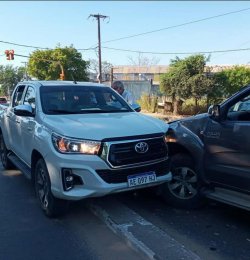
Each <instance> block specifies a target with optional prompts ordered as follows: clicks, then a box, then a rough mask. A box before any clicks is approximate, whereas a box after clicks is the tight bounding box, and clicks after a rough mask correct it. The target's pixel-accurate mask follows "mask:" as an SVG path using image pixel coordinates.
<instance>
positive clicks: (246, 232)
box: [115, 191, 250, 260]
mask: <svg viewBox="0 0 250 260" xmlns="http://www.w3.org/2000/svg"><path fill="white" fill-rule="evenodd" d="M115 197H116V198H117V199H118V200H119V201H121V202H123V203H125V204H126V205H127V206H128V207H129V208H130V209H133V210H134V211H135V212H137V213H138V214H139V215H140V216H142V217H143V218H144V219H145V220H147V221H150V222H151V223H153V224H154V225H155V226H157V227H159V228H160V229H161V230H163V231H164V232H166V233H167V234H169V235H170V236H171V237H173V238H174V239H175V240H177V241H178V242H180V243H181V244H182V245H184V246H185V247H186V248H187V249H189V250H191V251H192V252H194V253H195V254H196V255H198V256H199V257H200V258H201V259H205V260H211V259H213V260H217V259H218V260H219V259H221V260H224V259H225V260H230V259H238V260H240V259H242V260H249V259H250V225H249V219H250V212H247V211H245V210H241V209H238V208H235V207H231V206H228V205H224V204H220V203H217V202H214V201H208V203H207V205H206V206H204V207H202V208H200V209H198V210H191V211H189V210H182V209H176V208H173V207H170V206H169V205H167V204H166V203H165V202H164V201H163V200H162V199H161V198H159V197H156V196H155V195H153V194H152V193H149V192H146V191H143V192H137V193H129V194H119V195H116V196H115Z"/></svg>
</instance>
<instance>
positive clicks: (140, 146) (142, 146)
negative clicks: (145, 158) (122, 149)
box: [135, 142, 148, 153]
mask: <svg viewBox="0 0 250 260" xmlns="http://www.w3.org/2000/svg"><path fill="white" fill-rule="evenodd" d="M135 151H136V152H137V153H146V152H147V151H148V144H147V143H145V142H140V143H137V144H136V145H135Z"/></svg>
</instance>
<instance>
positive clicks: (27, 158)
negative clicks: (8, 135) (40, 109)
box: [19, 86, 36, 165]
mask: <svg viewBox="0 0 250 260" xmlns="http://www.w3.org/2000/svg"><path fill="white" fill-rule="evenodd" d="M35 95H36V92H35V89H34V88H33V87H32V86H27V90H26V92H25V95H24V99H23V104H24V105H30V106H31V107H32V110H33V111H34V116H35V111H36V98H35ZM35 126H36V122H35V120H34V117H26V116H22V117H20V132H21V136H22V138H21V140H20V154H19V157H20V158H22V160H23V161H24V162H25V163H26V164H28V165H30V164H31V153H32V149H33V139H34V131H35Z"/></svg>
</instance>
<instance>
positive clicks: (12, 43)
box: [0, 41, 97, 51]
mask: <svg viewBox="0 0 250 260" xmlns="http://www.w3.org/2000/svg"><path fill="white" fill-rule="evenodd" d="M0 42H1V43H6V44H11V45H14V46H20V47H26V48H33V49H41V50H53V48H47V47H38V46H32V45H26V44H19V43H14V42H7V41H0ZM96 48H97V47H95V48H86V49H76V50H78V51H87V50H95V49H96Z"/></svg>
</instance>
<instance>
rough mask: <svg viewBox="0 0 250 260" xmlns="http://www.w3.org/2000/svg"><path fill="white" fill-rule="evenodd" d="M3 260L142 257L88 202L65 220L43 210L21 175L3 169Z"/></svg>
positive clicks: (0, 209)
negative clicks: (114, 231)
mask: <svg viewBox="0 0 250 260" xmlns="http://www.w3.org/2000/svg"><path fill="white" fill-rule="evenodd" d="M0 191H1V192H0V194H1V196H0V205H1V207H0V259H1V260H19V259H20V260H22V259H25V260H29V259H32V260H33V259H36V260H40V259H53V260H54V259H64V260H65V259H70V260H74V259H81V260H82V259H84V260H85V259H121V260H123V259H124V260H127V259H130V260H134V259H141V257H140V256H139V255H138V253H136V252H135V251H134V250H132V249H131V248H130V247H129V246H128V245H127V244H126V243H125V242H124V240H122V239H120V238H119V237H117V236H116V235H115V234H114V233H113V232H112V231H111V230H110V229H109V228H108V227H107V226H106V225H105V223H103V222H101V221H100V220H99V218H97V217H96V216H94V215H93V214H92V213H91V212H90V211H89V210H88V209H87V207H86V205H85V203H84V202H77V203H74V204H72V205H71V208H70V211H69V213H68V214H67V215H66V216H64V217H63V218H61V219H48V218H47V217H45V216H44V214H43V212H42V210H40V208H39V206H38V203H37V201H36V198H35V195H34V191H33V188H32V186H31V183H30V182H29V181H28V180H27V179H26V178H25V177H24V176H23V175H22V174H21V173H20V172H19V171H3V168H2V166H1V167H0Z"/></svg>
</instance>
